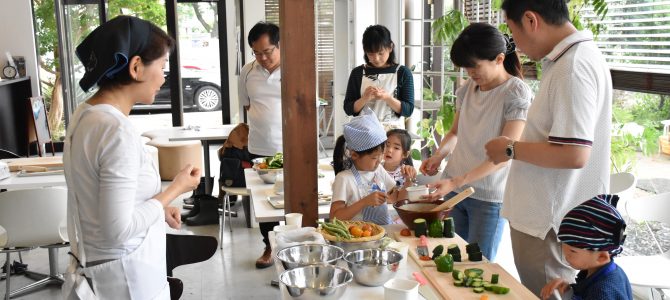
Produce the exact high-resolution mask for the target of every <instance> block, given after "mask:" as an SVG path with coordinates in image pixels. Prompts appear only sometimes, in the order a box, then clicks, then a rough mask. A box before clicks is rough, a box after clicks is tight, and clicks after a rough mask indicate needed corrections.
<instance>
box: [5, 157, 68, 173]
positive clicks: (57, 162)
mask: <svg viewBox="0 0 670 300" xmlns="http://www.w3.org/2000/svg"><path fill="white" fill-rule="evenodd" d="M5 162H7V165H9V171H11V172H16V171H19V170H21V168H22V167H24V166H37V167H46V168H62V167H63V157H62V156H47V157H28V158H16V159H11V160H5Z"/></svg>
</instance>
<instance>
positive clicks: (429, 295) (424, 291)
mask: <svg viewBox="0 0 670 300" xmlns="http://www.w3.org/2000/svg"><path fill="white" fill-rule="evenodd" d="M412 275H413V276H414V279H416V281H418V282H419V294H421V296H423V297H424V298H426V300H439V299H440V298H439V297H438V296H436V295H435V292H433V289H432V288H431V287H430V285H429V284H428V280H426V278H425V277H423V275H421V273H419V272H414V273H412Z"/></svg>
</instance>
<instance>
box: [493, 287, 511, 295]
mask: <svg viewBox="0 0 670 300" xmlns="http://www.w3.org/2000/svg"><path fill="white" fill-rule="evenodd" d="M491 292H493V293H494V294H499V295H504V294H507V293H509V288H508V287H504V286H501V285H494V286H491Z"/></svg>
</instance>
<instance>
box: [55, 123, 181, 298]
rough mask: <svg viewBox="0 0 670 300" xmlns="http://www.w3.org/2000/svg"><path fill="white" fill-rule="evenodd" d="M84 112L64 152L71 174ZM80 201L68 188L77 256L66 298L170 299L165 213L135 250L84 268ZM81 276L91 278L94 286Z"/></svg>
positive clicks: (65, 286)
mask: <svg viewBox="0 0 670 300" xmlns="http://www.w3.org/2000/svg"><path fill="white" fill-rule="evenodd" d="M85 114H86V111H84V112H82V113H81V114H80V115H79V118H77V119H76V120H73V122H72V124H71V126H70V128H69V130H68V135H67V139H66V143H65V147H66V148H67V151H64V153H63V160H64V162H66V163H65V164H64V168H65V170H66V172H68V173H70V172H71V171H72V170H71V165H70V164H69V162H70V161H71V160H70V154H71V144H72V143H71V142H72V135H73V134H74V132H75V130H76V129H77V125H78V123H79V120H80V119H81V117H82V116H84V115H85ZM144 154H145V155H148V154H147V153H144ZM154 168H155V166H154ZM156 172H158V171H156ZM70 174H71V173H70ZM78 201H79V199H77V195H76V194H75V192H74V189H68V206H67V209H68V224H67V228H68V237H69V239H70V248H71V252H72V254H73V255H74V257H76V258H78V259H75V258H71V259H70V265H69V266H68V269H67V271H66V273H65V283H64V284H63V286H62V295H63V298H64V299H86V300H88V299H170V287H169V284H168V282H167V267H166V258H165V253H166V252H165V224H164V223H165V215H164V214H160V215H161V218H159V219H158V220H157V221H156V222H155V223H154V224H152V225H151V226H150V227H149V230H148V231H147V234H146V236H145V238H144V240H143V241H142V243H141V244H140V245H139V246H138V247H137V248H136V249H135V250H133V252H131V253H129V254H127V255H125V256H123V257H121V258H119V259H116V260H113V261H109V262H105V263H102V264H99V265H95V266H92V267H82V266H81V265H79V263H80V262H81V263H82V264H83V263H85V262H86V254H85V253H84V241H83V237H82V236H81V235H80V234H79V233H80V232H81V223H80V221H79V209H78V205H77V202H78ZM82 275H83V276H86V278H87V279H90V281H91V283H92V287H91V286H89V284H88V282H87V281H86V278H84V277H83V276H82ZM91 288H92V290H91Z"/></svg>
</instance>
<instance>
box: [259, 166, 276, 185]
mask: <svg viewBox="0 0 670 300" xmlns="http://www.w3.org/2000/svg"><path fill="white" fill-rule="evenodd" d="M256 172H258V176H260V177H261V179H262V180H263V182H265V183H267V184H272V183H275V182H276V181H277V172H275V171H268V170H261V169H258V170H256Z"/></svg>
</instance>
